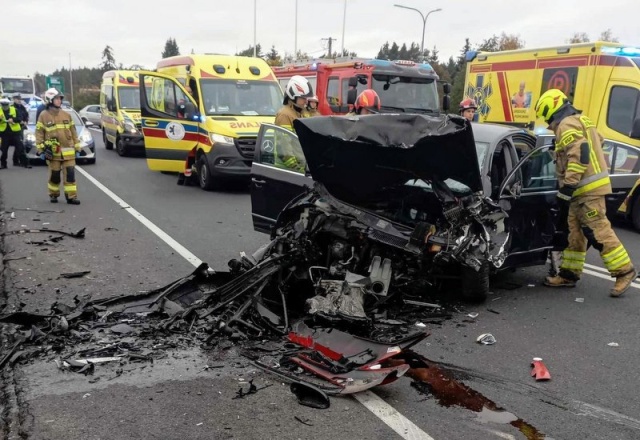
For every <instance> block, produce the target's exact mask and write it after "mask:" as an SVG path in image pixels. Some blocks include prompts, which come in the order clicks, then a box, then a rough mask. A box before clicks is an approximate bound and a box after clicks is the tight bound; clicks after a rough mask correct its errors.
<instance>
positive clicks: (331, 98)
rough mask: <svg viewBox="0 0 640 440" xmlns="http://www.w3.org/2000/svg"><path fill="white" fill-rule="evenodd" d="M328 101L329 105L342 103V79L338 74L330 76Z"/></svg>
mask: <svg viewBox="0 0 640 440" xmlns="http://www.w3.org/2000/svg"><path fill="white" fill-rule="evenodd" d="M327 102H328V103H329V105H340V79H339V78H338V77H336V76H333V77H331V78H329V82H328V83H327Z"/></svg>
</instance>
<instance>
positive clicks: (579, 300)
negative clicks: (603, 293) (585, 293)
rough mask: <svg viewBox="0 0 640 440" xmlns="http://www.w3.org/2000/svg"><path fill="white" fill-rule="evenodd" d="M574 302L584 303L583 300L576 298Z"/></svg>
mask: <svg viewBox="0 0 640 440" xmlns="http://www.w3.org/2000/svg"><path fill="white" fill-rule="evenodd" d="M576 302H577V303H583V302H584V298H576Z"/></svg>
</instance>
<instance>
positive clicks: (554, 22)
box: [0, 0, 640, 75]
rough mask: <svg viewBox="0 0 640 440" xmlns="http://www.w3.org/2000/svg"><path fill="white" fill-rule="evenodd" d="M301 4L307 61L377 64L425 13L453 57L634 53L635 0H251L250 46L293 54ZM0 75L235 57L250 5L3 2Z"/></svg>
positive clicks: (638, 3) (638, 33)
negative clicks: (341, 57)
mask: <svg viewBox="0 0 640 440" xmlns="http://www.w3.org/2000/svg"><path fill="white" fill-rule="evenodd" d="M296 1H297V4H298V33H297V34H298V49H300V50H302V51H305V52H307V53H309V54H310V55H312V56H319V55H321V54H322V53H323V52H324V50H325V48H326V41H323V40H322V39H323V38H328V37H333V38H336V39H337V41H336V42H334V48H336V49H338V50H339V49H340V48H341V47H342V45H343V44H344V47H345V48H347V49H349V50H350V51H355V52H357V53H358V55H359V56H361V57H374V56H375V55H376V54H377V53H378V50H379V49H380V46H381V45H382V44H384V42H385V41H389V42H393V41H396V42H398V43H402V42H406V43H407V44H409V43H410V42H412V41H414V42H418V43H419V42H420V39H421V35H422V19H421V18H420V16H419V15H418V13H417V12H415V11H409V10H405V9H401V8H397V7H394V6H393V5H394V3H400V4H403V5H406V6H410V7H414V8H417V9H420V10H421V11H423V12H427V11H429V10H432V9H437V8H442V11H440V12H435V13H433V14H431V16H430V17H429V20H428V21H427V26H426V36H425V47H428V48H432V47H433V45H436V47H437V48H438V50H439V51H440V57H441V59H443V58H448V57H449V56H450V55H454V56H457V54H458V53H459V51H460V48H461V47H462V46H463V44H464V40H465V38H466V37H468V38H469V39H470V40H471V43H472V44H473V43H479V42H481V41H482V40H483V39H485V38H487V37H490V36H491V35H492V34H499V33H501V32H503V31H504V32H507V33H514V34H519V35H520V37H521V38H522V39H523V40H524V41H525V43H526V45H527V47H541V46H549V45H558V44H563V43H565V42H566V40H567V39H568V38H569V37H570V36H571V35H572V34H573V33H574V32H586V33H587V34H589V36H590V37H591V38H592V39H594V38H596V37H597V36H598V35H599V34H600V32H601V31H603V30H605V29H607V28H611V30H612V32H613V35H614V36H616V37H618V38H619V39H620V41H621V42H623V43H625V44H629V45H638V46H640V26H639V25H638V23H639V22H638V20H639V19H640V0H608V1H600V0H582V1H579V0H561V1H560V0H537V1H530V2H526V1H524V0H484V1H481V2H480V1H471V0H428V1H427V0H346V2H347V7H346V26H345V38H344V42H343V41H342V32H343V27H342V23H343V10H344V2H345V0H256V2H257V26H256V30H257V42H258V43H260V44H261V45H262V47H263V48H265V49H267V48H270V47H271V45H275V47H276V49H277V50H278V51H279V52H280V53H281V54H282V53H283V52H284V51H287V52H293V50H294V38H295V37H294V36H295V15H296V14H295V11H296V6H295V5H296ZM3 3H7V4H3V6H2V12H1V15H2V17H3V18H4V20H3V21H4V23H5V29H4V31H3V32H2V33H0V60H1V62H0V66H1V67H0V74H19V75H24V74H33V73H34V72H36V71H38V72H41V73H50V72H51V71H53V70H55V69H56V68H58V67H62V66H68V65H69V53H71V62H72V64H73V66H74V67H75V66H89V67H94V66H97V65H98V64H100V62H101V53H102V50H103V49H104V47H105V46H106V45H107V44H108V45H110V46H111V47H112V48H113V51H114V55H115V58H116V62H117V63H123V64H124V65H131V64H141V65H143V66H145V67H147V68H154V67H155V64H156V62H157V61H158V60H159V59H160V54H161V52H162V50H163V48H164V43H165V41H166V40H167V38H169V37H173V38H175V39H176V41H177V43H178V46H179V47H180V51H181V53H183V54H184V53H190V52H191V50H192V49H193V50H194V51H195V52H196V53H202V52H207V53H227V54H233V53H235V52H236V51H239V50H243V49H245V48H247V47H249V46H250V45H252V44H253V30H254V26H253V23H254V21H253V17H254V0H225V1H221V0H206V1H205V0H155V1H145V0H142V1H140V0H138V1H132V0H126V1H125V0H110V1H94V0H55V1H54V0H19V1H8V0H4V1H3Z"/></svg>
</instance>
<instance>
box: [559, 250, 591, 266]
mask: <svg viewBox="0 0 640 440" xmlns="http://www.w3.org/2000/svg"><path fill="white" fill-rule="evenodd" d="M586 259H587V253H586V252H577V251H570V250H564V251H563V252H562V264H561V265H560V268H561V269H569V270H582V268H583V267H584V262H585V260H586Z"/></svg>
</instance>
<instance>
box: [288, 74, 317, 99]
mask: <svg viewBox="0 0 640 440" xmlns="http://www.w3.org/2000/svg"><path fill="white" fill-rule="evenodd" d="M284 93H285V95H286V97H287V98H289V99H290V100H291V101H293V102H295V101H296V98H309V97H311V96H313V88H312V87H311V84H309V81H308V80H307V78H305V77H304V76H300V75H294V76H292V77H291V79H289V82H288V83H287V88H286V89H285V91H284Z"/></svg>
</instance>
